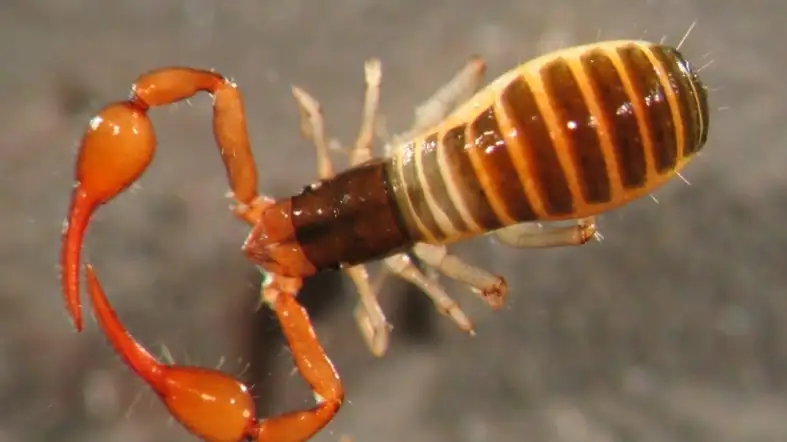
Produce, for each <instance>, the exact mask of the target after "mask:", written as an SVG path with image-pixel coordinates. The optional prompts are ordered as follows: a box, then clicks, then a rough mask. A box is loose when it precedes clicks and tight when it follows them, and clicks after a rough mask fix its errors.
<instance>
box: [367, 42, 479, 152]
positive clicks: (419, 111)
mask: <svg viewBox="0 0 787 442" xmlns="http://www.w3.org/2000/svg"><path fill="white" fill-rule="evenodd" d="M485 70H486V63H485V62H484V60H483V59H482V58H481V57H473V58H471V59H470V60H469V61H468V62H467V63H465V65H464V66H463V67H462V69H461V70H460V71H459V72H457V73H456V75H454V77H453V78H452V79H451V80H449V81H448V82H447V83H445V84H444V85H443V86H441V87H440V88H439V89H438V90H437V91H435V93H433V94H432V96H431V97H429V98H427V99H426V100H424V101H423V102H422V103H421V104H419V105H418V106H417V107H416V108H415V115H414V116H413V123H412V125H411V126H410V128H409V129H408V130H407V131H405V132H404V133H401V134H398V135H395V136H388V135H387V134H386V135H384V139H385V140H386V142H387V144H386V146H385V152H386V155H387V154H389V152H390V150H391V149H393V148H395V147H396V145H397V143H399V142H401V141H403V140H407V139H408V138H411V137H413V136H416V135H418V133H420V132H422V131H425V130H427V129H429V128H430V127H432V126H435V125H437V124H438V123H439V122H440V121H442V120H443V119H445V117H447V116H448V114H449V113H450V112H451V111H453V110H454V109H455V108H456V107H457V106H459V105H460V104H462V103H464V102H465V101H467V100H468V99H469V98H470V97H472V96H473V95H474V94H475V93H476V92H478V89H479V88H480V87H481V83H482V82H483V80H484V71H485ZM380 131H382V132H385V130H384V129H381V130H380Z"/></svg>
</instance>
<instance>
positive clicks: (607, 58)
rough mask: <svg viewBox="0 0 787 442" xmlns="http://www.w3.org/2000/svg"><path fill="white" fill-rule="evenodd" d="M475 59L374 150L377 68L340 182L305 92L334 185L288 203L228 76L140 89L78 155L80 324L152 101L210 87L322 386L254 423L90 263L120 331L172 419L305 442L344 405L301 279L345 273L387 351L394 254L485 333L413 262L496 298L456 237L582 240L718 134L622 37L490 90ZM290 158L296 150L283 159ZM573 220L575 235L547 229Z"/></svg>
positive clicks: (75, 298)
mask: <svg viewBox="0 0 787 442" xmlns="http://www.w3.org/2000/svg"><path fill="white" fill-rule="evenodd" d="M483 71H484V63H483V61H482V60H480V59H477V58H474V59H472V60H471V61H470V62H469V63H468V64H467V65H466V67H465V68H464V69H463V70H462V71H461V72H460V73H459V74H458V75H457V76H456V77H455V78H454V79H453V80H452V81H451V82H449V83H448V84H446V85H445V86H444V87H443V88H441V89H440V90H438V91H437V92H436V93H435V94H434V96H432V97H431V98H430V99H429V100H428V101H427V102H426V103H425V104H424V105H422V106H421V107H419V110H418V111H417V112H416V119H415V120H416V121H415V123H414V125H413V127H412V128H411V129H410V130H409V131H408V132H407V133H406V134H405V135H402V136H400V137H397V138H396V140H393V141H392V142H391V143H390V144H389V145H388V146H387V151H388V152H387V155H386V156H385V157H382V158H373V156H372V153H371V151H372V140H373V127H374V123H375V114H376V108H377V102H378V96H379V84H380V66H379V62H377V61H370V62H368V63H367V65H366V81H367V88H366V100H365V107H364V118H363V123H362V126H361V131H360V134H359V136H358V139H357V141H356V144H355V147H354V148H353V149H352V151H350V152H349V154H350V158H351V163H352V165H353V166H352V167H351V168H350V169H348V170H346V171H343V172H340V173H338V174H334V173H333V170H332V166H331V162H330V159H329V148H328V145H329V142H328V141H327V140H326V137H325V134H324V131H323V122H322V115H321V112H320V109H319V105H318V103H317V102H316V101H315V100H314V99H313V98H311V97H310V96H309V95H308V94H306V93H305V92H304V91H303V90H301V89H298V88H294V89H293V93H294V95H295V97H296V99H297V101H298V103H299V105H300V109H301V111H302V130H303V133H304V135H305V136H306V137H307V138H308V139H310V140H311V141H313V142H314V144H315V145H316V147H317V151H318V161H319V165H318V166H319V170H320V178H321V181H319V182H317V183H315V184H312V185H310V186H307V187H306V188H305V189H304V190H303V191H302V192H301V193H299V194H298V195H294V196H292V197H289V198H284V199H281V200H273V199H271V198H268V197H265V196H260V195H259V194H258V193H257V174H256V169H255V165H254V160H253V157H252V154H251V150H250V147H249V141H248V137H247V134H246V122H245V116H244V111H243V105H242V100H241V96H240V93H239V91H238V89H237V87H236V85H235V84H234V83H232V82H230V81H229V80H227V79H226V78H224V77H222V76H221V75H219V74H216V73H214V72H210V71H204V70H196V69H189V68H167V69H162V70H157V71H153V72H151V73H148V74H146V75H143V76H142V77H140V78H139V79H138V80H137V81H136V82H135V84H134V87H133V89H132V95H131V98H130V99H129V100H127V101H123V102H118V103H114V104H111V105H109V106H107V107H106V108H104V109H103V110H101V111H100V112H99V114H98V115H97V116H96V117H94V118H93V119H92V120H91V122H90V127H89V128H88V130H87V131H86V133H85V135H84V137H83V139H82V144H81V149H80V151H79V156H78V160H77V166H76V180H77V185H76V186H75V188H74V190H73V195H72V201H71V206H70V210H69V215H68V220H67V226H66V229H65V233H64V240H63V251H62V271H63V279H62V282H63V291H64V294H65V299H66V304H67V307H68V311H69V313H70V314H71V316H72V317H73V319H74V322H75V325H76V327H77V329H79V330H81V328H82V316H81V303H80V300H79V287H78V281H79V266H80V259H81V258H80V254H81V248H82V239H83V237H84V233H85V230H86V228H87V225H88V222H89V220H90V217H91V215H92V213H93V212H94V210H95V209H96V208H97V207H98V206H100V205H102V204H104V203H106V202H108V201H109V200H111V199H112V198H113V197H115V196H116V195H117V194H119V193H120V192H122V191H123V190H125V189H126V188H127V187H128V186H129V185H130V184H131V183H132V182H134V181H135V180H136V179H137V178H138V177H139V176H140V175H141V174H142V173H143V172H144V170H145V168H146V167H147V165H148V164H149V163H150V161H151V160H152V157H153V153H154V150H155V144H156V141H155V135H154V133H153V128H152V124H151V122H150V120H149V118H148V116H147V114H146V112H147V110H148V109H149V108H150V107H153V106H161V105H166V104H170V103H173V102H176V101H178V100H182V99H185V98H188V97H189V96H192V95H194V94H196V93H197V92H200V91H205V92H208V93H210V94H212V95H213V96H214V120H213V126H214V131H215V136H216V141H217V144H218V146H219V149H220V153H221V156H222V159H223V161H224V165H225V168H226V171H227V176H228V179H229V183H230V187H231V190H232V193H231V197H232V198H233V200H234V201H235V203H236V205H235V206H234V207H233V212H234V213H235V215H236V216H238V217H239V218H240V219H242V220H244V221H246V222H247V223H248V224H249V225H251V226H252V229H251V232H250V234H249V236H248V238H247V239H246V242H245V244H244V246H243V250H244V252H245V253H246V255H247V256H248V257H249V259H250V260H251V261H252V262H253V263H254V264H256V265H257V266H259V267H260V268H261V269H262V270H264V271H265V273H266V274H267V277H266V281H265V283H264V284H263V287H262V294H261V296H262V299H263V301H264V302H265V303H266V304H267V305H268V306H269V307H270V308H272V309H273V311H274V312H275V313H276V315H277V317H278V319H279V321H280V324H281V327H282V329H283V332H284V335H285V337H286V339H287V342H288V345H289V346H290V348H291V351H292V355H293V358H294V360H295V363H296V365H297V367H298V369H299V370H300V373H301V374H302V375H303V376H304V378H305V379H306V381H307V382H308V383H309V384H310V385H311V387H312V389H313V391H314V394H315V398H316V399H317V405H316V406H315V407H314V408H312V409H310V410H303V411H295V412H292V413H288V414H284V415H280V416H276V417H272V418H267V419H257V418H256V416H255V412H254V404H253V401H252V398H251V396H250V395H249V393H248V391H247V389H246V387H245V386H244V385H243V384H242V383H240V382H239V381H237V380H235V379H233V378H232V377H230V376H228V375H225V374H223V373H221V372H219V371H216V370H210V369H204V368H195V367H188V366H180V365H164V364H161V363H160V362H158V361H156V360H155V359H154V358H153V357H152V356H151V355H150V354H148V353H147V352H146V350H145V349H144V348H143V347H141V346H140V345H139V344H137V343H136V341H134V339H133V338H132V337H131V335H130V334H128V333H127V332H126V330H125V328H124V327H123V325H122V324H121V323H120V321H119V320H118V318H117V317H116V316H115V314H114V312H113V310H112V308H111V307H110V305H109V303H108V302H107V300H106V298H105V297H104V294H103V292H102V290H101V287H100V285H99V283H98V280H97V279H96V277H95V274H94V272H93V269H92V267H91V266H90V265H87V284H88V292H89V293H90V295H91V299H92V302H93V308H94V310H95V313H96V317H97V318H98V321H99V323H100V324H101V326H102V328H103V330H104V332H105V334H106V335H107V337H108V339H109V341H110V342H111V343H112V345H113V346H114V347H115V349H116V350H117V351H118V353H119V354H120V355H121V356H122V357H123V358H124V359H125V360H126V361H127V362H128V364H129V365H130V366H131V367H132V369H133V370H134V371H135V372H136V373H137V374H138V375H139V376H141V377H142V378H143V379H144V380H145V381H146V382H148V384H149V385H150V386H151V387H152V388H153V390H154V391H155V392H156V393H157V394H158V395H159V396H160V397H161V399H162V400H163V402H164V403H165V404H166V405H167V407H168V408H169V410H170V411H171V412H172V414H173V415H174V416H175V417H176V418H177V419H178V421H179V422H181V423H182V424H183V425H185V426H186V427H187V428H189V429H190V430H191V431H192V432H193V433H194V434H196V435H198V436H200V437H201V438H203V439H205V440H208V441H216V442H218V441H240V440H246V439H253V440H258V441H268V442H271V441H276V442H282V441H304V440H307V439H309V438H310V437H311V436H312V435H314V434H315V433H317V432H318V431H319V430H320V429H321V428H323V427H324V426H325V425H326V424H327V423H328V422H330V420H331V419H332V417H333V416H334V415H335V413H336V412H337V410H338V409H339V407H340V406H341V403H342V401H343V398H344V393H343V388H342V384H341V381H340V379H339V376H338V374H337V373H336V371H335V370H334V368H333V365H332V364H331V362H330V360H329V359H328V357H327V355H325V353H324V351H323V349H322V347H321V346H320V344H319V342H318V341H317V338H316V336H315V334H314V331H313V329H312V325H311V323H310V321H309V318H308V315H307V314H306V312H305V311H304V309H303V308H302V307H301V306H300V305H299V304H298V302H297V301H296V299H295V296H296V294H297V293H298V291H299V289H300V287H301V284H302V280H303V278H306V277H308V276H310V275H313V274H315V273H316V272H319V271H321V270H325V269H334V268H341V269H343V270H344V271H345V272H346V273H347V274H348V275H349V276H350V277H351V278H352V280H353V281H354V283H355V285H356V287H357V288H358V291H359V295H360V299H361V302H360V305H359V306H358V308H357V309H356V319H357V321H358V324H359V326H360V327H361V330H362V332H363V335H364V337H365V339H366V341H367V343H368V345H369V347H370V348H371V350H372V351H373V352H374V353H375V354H378V355H381V354H383V353H384V352H385V349H386V348H387V342H388V324H387V322H386V320H385V316H384V315H383V313H382V311H381V309H380V306H379V304H378V302H377V299H376V297H375V294H374V293H373V290H372V288H371V285H370V283H369V280H368V276H367V273H366V271H365V269H364V266H363V265H364V263H367V262H369V261H373V260H378V259H379V260H382V261H383V262H384V263H385V265H386V267H387V268H388V269H389V270H390V271H392V272H393V273H394V274H396V275H398V276H400V277H402V278H405V279H406V280H408V281H410V282H412V283H414V284H416V285H418V286H419V287H421V288H422V289H423V291H424V292H425V293H426V294H427V295H429V296H430V297H431V298H432V299H433V300H434V302H435V304H436V305H437V306H438V308H439V309H440V310H441V311H442V312H443V313H445V314H446V315H448V316H449V317H450V318H452V319H453V320H454V321H455V322H456V323H457V324H458V325H459V326H460V327H461V328H463V329H465V330H467V331H472V325H471V323H470V321H469V319H468V318H467V317H466V315H465V314H464V313H463V312H462V310H461V309H460V308H459V307H458V305H457V304H456V303H455V302H454V301H453V300H452V299H451V298H450V297H449V296H448V295H447V294H446V293H445V291H444V290H443V289H442V288H441V286H440V285H439V284H438V283H437V282H436V281H435V280H433V279H431V278H427V277H426V276H424V274H423V273H421V272H420V271H419V270H418V269H417V267H416V266H415V265H414V264H413V263H412V262H411V261H410V260H409V259H408V257H407V254H406V252H412V253H413V254H414V255H415V256H417V257H418V258H419V259H421V260H422V261H423V262H424V263H425V264H426V265H428V266H431V267H433V268H435V269H437V270H438V271H440V272H441V273H442V274H444V275H447V276H449V277H451V278H455V279H457V280H460V281H462V282H464V283H466V284H468V285H469V286H470V287H471V288H473V289H474V290H475V291H477V292H478V293H479V294H481V295H482V298H483V299H484V300H486V302H487V303H488V304H489V305H490V306H492V307H493V308H497V307H500V306H501V305H502V303H503V301H504V297H505V294H506V285H505V282H504V280H503V279H502V278H501V277H499V276H497V275H493V274H491V273H488V272H486V271H485V270H482V269H480V268H477V267H474V266H471V265H469V264H467V263H464V262H463V261H461V260H459V259H458V258H457V257H455V256H451V255H449V254H447V252H446V249H445V245H446V244H449V243H452V242H455V241H459V240H461V239H465V238H469V237H472V236H477V235H481V234H486V233H492V232H493V233H494V234H495V235H496V236H497V237H498V238H499V239H500V241H501V242H504V243H507V244H510V245H513V246H516V247H552V246H561V245H579V244H584V243H585V242H587V241H588V240H589V239H590V238H591V237H592V236H593V235H594V234H595V224H594V219H595V218H594V217H595V216H596V215H598V214H600V213H603V212H606V211H609V210H612V209H615V208H617V207H620V206H622V205H624V204H626V203H628V202H630V201H632V200H633V199H635V198H638V197H641V196H642V195H645V194H648V193H649V192H652V191H653V190H654V189H656V188H657V187H658V186H660V185H661V184H663V183H664V182H665V181H666V180H668V179H669V178H670V177H672V176H673V175H675V174H676V173H678V171H679V170H680V169H681V168H682V167H683V166H684V165H685V164H686V163H687V162H688V161H689V159H690V158H691V157H692V156H693V155H694V154H696V153H697V152H698V151H699V150H700V148H701V147H702V146H703V145H704V144H705V141H706V138H707V134H708V127H709V126H708V124H709V121H708V104H707V96H706V88H705V86H704V85H703V84H702V82H701V81H700V79H699V78H698V76H697V74H696V72H694V71H692V70H691V68H690V67H689V64H688V63H687V62H686V61H685V60H684V59H683V57H682V56H681V55H680V54H679V53H678V51H677V50H676V49H673V48H670V47H666V46H662V45H658V44H652V43H648V42H641V41H627V40H624V41H609V42H600V43H594V44H589V45H585V46H579V47H574V48H568V49H563V50H560V51H556V52H553V53H550V54H547V55H545V56H542V57H539V58H537V59H534V60H532V61H529V62H527V63H524V64H522V65H520V66H519V67H517V68H515V69H513V70H511V71H509V72H507V73H505V74H503V75H502V76H500V77H499V78H498V79H496V80H495V81H494V82H492V83H491V84H490V85H488V86H487V87H486V88H484V89H483V90H480V91H477V90H478V88H479V86H480V84H481V80H482V74H483ZM283 154H285V155H286V152H284V153H283ZM559 220H573V224H572V225H570V226H568V227H566V226H562V227H556V226H552V227H549V226H546V227H542V226H541V224H540V222H542V221H559Z"/></svg>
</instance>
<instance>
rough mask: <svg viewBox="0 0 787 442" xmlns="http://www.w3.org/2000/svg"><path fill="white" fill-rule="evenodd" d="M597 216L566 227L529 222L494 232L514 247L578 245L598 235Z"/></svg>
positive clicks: (501, 240)
mask: <svg viewBox="0 0 787 442" xmlns="http://www.w3.org/2000/svg"><path fill="white" fill-rule="evenodd" d="M595 221H596V220H595V218H594V217H589V218H582V219H579V220H577V221H576V223H575V224H573V225H570V226H564V227H554V226H553V227H549V226H546V227H545V226H543V225H541V224H539V223H534V222H529V223H522V224H515V225H513V226H508V227H504V228H502V229H500V230H497V231H496V232H494V235H495V236H497V239H498V240H500V242H502V243H504V244H507V245H509V246H512V247H519V248H536V247H542V248H543V247H561V246H578V245H582V244H585V243H586V242H588V241H590V239H591V238H593V237H595V236H598V233H597V232H596V224H595Z"/></svg>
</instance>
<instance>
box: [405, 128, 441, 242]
mask: <svg viewBox="0 0 787 442" xmlns="http://www.w3.org/2000/svg"><path fill="white" fill-rule="evenodd" d="M420 142H423V141H420ZM413 143H414V144H413V145H412V146H408V147H405V150H404V151H403V154H402V158H401V162H400V163H399V167H401V170H402V180H403V181H404V183H405V192H406V195H407V199H408V200H409V201H410V204H411V205H412V208H413V215H414V216H415V217H416V218H417V219H418V220H419V221H420V222H421V224H422V225H423V227H424V228H426V230H427V233H428V235H427V237H428V236H431V237H433V238H435V239H437V240H440V239H442V238H443V237H444V235H443V231H442V230H441V229H440V226H438V225H437V220H435V218H434V216H433V215H432V210H431V209H430V208H429V203H428V202H427V201H426V191H425V190H424V188H423V186H425V185H426V183H423V182H421V179H420V178H419V176H418V168H421V167H423V165H422V164H421V158H419V157H420V156H421V155H422V152H421V151H422V149H423V145H419V144H415V143H419V141H414V142H413Z"/></svg>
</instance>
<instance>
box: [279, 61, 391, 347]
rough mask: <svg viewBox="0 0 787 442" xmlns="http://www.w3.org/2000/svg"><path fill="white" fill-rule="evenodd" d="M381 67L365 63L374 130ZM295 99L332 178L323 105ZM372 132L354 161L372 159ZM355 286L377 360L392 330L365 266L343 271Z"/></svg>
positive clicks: (302, 95) (322, 168) (324, 171)
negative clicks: (366, 157) (321, 107)
mask: <svg viewBox="0 0 787 442" xmlns="http://www.w3.org/2000/svg"><path fill="white" fill-rule="evenodd" d="M379 72H380V64H379V62H375V61H370V62H367V63H366V84H367V90H366V104H365V106H364V119H363V121H364V126H366V125H370V126H369V127H373V124H374V115H375V112H376V108H377V101H378V100H377V96H378V95H379V86H380V74H379ZM293 95H295V99H296V101H297V102H298V105H299V107H300V110H301V131H302V132H303V135H304V136H305V137H306V139H308V140H310V141H312V142H313V143H314V145H315V147H316V148H317V169H318V171H319V174H320V178H321V179H326V178H330V177H331V176H333V174H334V172H333V166H332V163H331V158H330V152H329V150H328V141H327V139H326V137H325V128H324V123H323V117H322V111H321V109H320V105H319V103H318V102H317V100H315V99H314V98H312V97H311V96H310V95H309V94H307V93H306V92H305V91H303V90H302V89H300V88H297V87H294V88H293ZM372 134H373V132H371V131H369V129H364V128H362V129H361V133H360V134H359V136H358V141H357V143H356V147H355V149H354V150H353V152H351V155H352V157H353V159H354V161H358V162H363V161H366V159H365V156H368V157H371V142H372V140H371V139H372ZM344 272H345V274H347V275H348V276H349V277H350V279H352V281H353V284H355V286H356V288H357V290H358V294H359V297H360V302H359V305H358V306H357V307H356V308H355V318H356V321H357V323H358V327H359V329H360V331H361V335H362V336H363V338H364V340H365V341H366V345H367V346H368V347H369V349H370V350H371V352H372V354H374V355H375V356H382V355H383V354H385V351H386V350H387V349H388V335H389V331H390V326H389V325H388V321H387V320H386V319H385V314H384V313H383V310H382V308H381V307H380V303H379V302H378V301H377V297H376V296H375V294H374V291H373V290H372V287H371V284H370V282H369V276H368V273H367V272H366V268H365V267H364V266H363V265H357V266H353V267H348V268H345V269H344Z"/></svg>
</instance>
